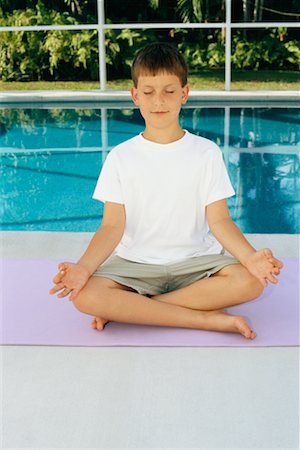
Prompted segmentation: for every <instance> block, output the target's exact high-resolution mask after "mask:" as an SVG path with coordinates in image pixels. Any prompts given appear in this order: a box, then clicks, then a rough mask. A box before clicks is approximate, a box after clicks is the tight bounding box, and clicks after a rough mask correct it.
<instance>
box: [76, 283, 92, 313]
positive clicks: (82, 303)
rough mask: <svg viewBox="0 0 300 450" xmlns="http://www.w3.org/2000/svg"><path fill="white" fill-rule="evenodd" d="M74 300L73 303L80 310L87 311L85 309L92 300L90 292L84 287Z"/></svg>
mask: <svg viewBox="0 0 300 450" xmlns="http://www.w3.org/2000/svg"><path fill="white" fill-rule="evenodd" d="M72 301H73V305H74V306H75V308H76V309H78V311H80V312H85V311H84V310H85V308H86V306H87V304H88V303H89V301H90V300H89V296H88V294H87V293H86V292H85V290H84V288H83V289H82V290H81V291H80V292H79V293H78V294H77V295H76V297H75V298H74V299H73V300H72Z"/></svg>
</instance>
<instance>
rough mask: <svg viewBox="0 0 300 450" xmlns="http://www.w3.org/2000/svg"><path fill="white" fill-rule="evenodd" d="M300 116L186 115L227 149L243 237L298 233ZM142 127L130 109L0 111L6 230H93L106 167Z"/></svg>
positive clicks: (267, 112)
mask: <svg viewBox="0 0 300 450" xmlns="http://www.w3.org/2000/svg"><path fill="white" fill-rule="evenodd" d="M299 113H300V110H299V109H297V108H289V109H288V108H234V107H231V108H229V107H226V108H221V107H218V108H216V107H214V108H203V107H201V108H200V107H198V108H188V107H186V108H183V109H182V112H181V116H180V123H181V126H182V127H184V128H186V129H188V130H189V131H191V132H193V133H196V134H199V135H201V136H204V137H207V138H208V139H211V140H213V141H214V142H216V143H217V144H218V145H219V146H220V147H221V148H222V150H223V153H224V160H225V163H226V165H227V167H228V171H229V174H230V178H231V181H232V184H233V186H234V188H235V191H236V195H235V196H234V197H231V198H229V199H228V204H229V208H230V213H231V216H232V218H233V219H234V220H235V222H236V223H237V224H238V226H239V227H240V228H241V230H242V231H243V232H248V233H298V232H299V228H300V226H299V225H300V224H299V205H300V198H299V196H300V195H299V191H300V189H299V183H300V180H299V177H298V176H297V174H298V173H299V151H298V150H299V146H300V128H299V125H298V124H299V122H300V121H299V119H300V117H299V116H300V114H299ZM105 117H107V123H106V119H105V120H104V118H105ZM143 127H144V125H143V119H142V117H141V115H140V113H139V111H138V110H137V109H133V108H132V109H130V108H127V109H108V110H104V108H103V109H48V110H43V109H2V110H0V149H1V154H2V158H1V160H2V165H1V179H2V180H4V182H3V183H2V184H1V197H2V202H1V206H0V208H1V209H0V216H1V219H2V220H1V221H2V226H1V228H2V229H6V230H52V231H54V230H64V231H95V230H96V229H97V227H98V226H99V225H100V223H101V214H102V211H103V205H102V203H99V202H95V201H94V200H92V199H91V195H92V192H93V190H94V187H95V184H96V181H97V178H98V174H99V171H100V169H101V166H102V163H103V161H104V160H105V157H106V155H107V153H108V151H109V150H110V148H112V147H113V146H115V145H117V144H118V143H120V142H122V141H124V140H125V139H129V138H130V137H132V136H134V135H135V134H137V133H139V132H140V131H142V130H143ZM58 203H59V204H60V208H59V211H58V209H57V205H58Z"/></svg>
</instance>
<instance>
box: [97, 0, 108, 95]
mask: <svg viewBox="0 0 300 450" xmlns="http://www.w3.org/2000/svg"><path fill="white" fill-rule="evenodd" d="M97 9H98V52H99V82H100V90H101V91H105V90H106V62H105V30H104V28H103V25H104V23H105V10H104V0H97Z"/></svg>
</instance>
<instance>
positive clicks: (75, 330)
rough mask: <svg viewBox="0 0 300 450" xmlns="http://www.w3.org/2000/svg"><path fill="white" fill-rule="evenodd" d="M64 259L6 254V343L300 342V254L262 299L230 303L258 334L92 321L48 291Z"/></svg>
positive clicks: (203, 344)
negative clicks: (99, 324)
mask: <svg viewBox="0 0 300 450" xmlns="http://www.w3.org/2000/svg"><path fill="white" fill-rule="evenodd" d="M60 262H61V260H31V259H14V260H13V259H10V260H9V259H8V260H2V264H1V265H2V267H1V269H2V270H1V272H2V277H1V278H2V281H3V282H2V289H1V293H2V297H3V298H2V302H3V304H2V308H1V313H2V317H1V323H2V326H3V327H2V333H1V340H2V341H1V343H2V344H4V345H64V346H170V347H181V346H188V347H206V346H209V347H227V346H229V347H265V346H295V345H299V290H298V274H299V260H297V259H285V260H284V261H283V262H284V264H285V267H284V269H283V270H282V272H281V275H280V277H279V280H280V282H279V284H278V285H272V284H271V283H269V286H268V287H267V288H266V289H265V290H264V292H263V294H262V295H261V296H260V298H259V299H256V300H253V301H251V302H248V303H245V304H243V305H239V306H234V307H230V308H227V312H228V313H230V314H238V315H243V316H244V317H246V318H247V319H248V320H249V323H250V325H251V327H252V328H253V329H254V330H255V331H256V333H257V337H256V339H254V340H249V339H245V338H244V337H243V336H241V335H239V334H236V333H223V332H213V331H202V330H193V329H186V328H175V327H160V326H149V325H135V324H126V323H118V322H110V323H108V324H107V325H106V327H105V328H104V330H103V331H98V330H93V329H92V328H91V327H90V323H91V320H92V318H93V316H89V315H87V314H83V313H81V312H79V311H78V310H77V309H76V308H75V307H74V306H73V304H72V303H71V302H70V301H69V300H68V297H65V298H63V299H58V298H57V296H56V295H50V294H48V292H49V289H50V288H51V287H52V286H53V283H52V278H53V277H54V275H55V274H56V273H57V265H58V263H60Z"/></svg>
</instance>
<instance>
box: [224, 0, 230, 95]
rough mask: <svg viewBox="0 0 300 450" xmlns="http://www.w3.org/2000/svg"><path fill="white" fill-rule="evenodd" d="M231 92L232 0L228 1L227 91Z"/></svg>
mask: <svg viewBox="0 0 300 450" xmlns="http://www.w3.org/2000/svg"><path fill="white" fill-rule="evenodd" d="M230 90H231V0H226V40H225V91H230Z"/></svg>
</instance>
